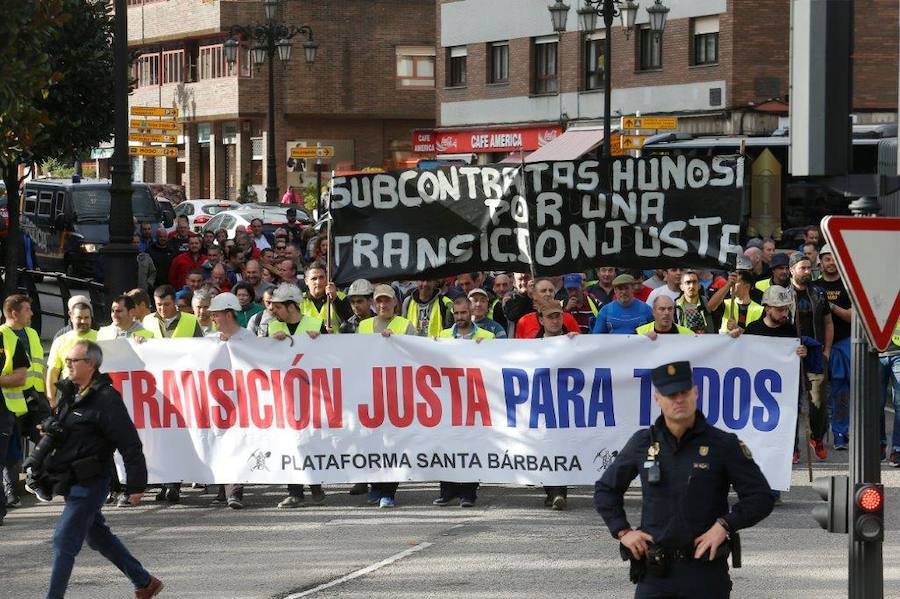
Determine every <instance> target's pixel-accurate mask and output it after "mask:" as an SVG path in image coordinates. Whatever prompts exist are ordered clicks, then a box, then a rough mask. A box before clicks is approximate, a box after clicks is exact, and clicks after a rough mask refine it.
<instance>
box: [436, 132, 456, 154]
mask: <svg viewBox="0 0 900 599" xmlns="http://www.w3.org/2000/svg"><path fill="white" fill-rule="evenodd" d="M458 147H459V142H458V141H457V139H456V136H455V135H442V136H441V137H440V138H438V140H437V141H436V142H435V143H434V149H435V150H437V151H438V152H446V151H447V150H455V149H457V148H458Z"/></svg>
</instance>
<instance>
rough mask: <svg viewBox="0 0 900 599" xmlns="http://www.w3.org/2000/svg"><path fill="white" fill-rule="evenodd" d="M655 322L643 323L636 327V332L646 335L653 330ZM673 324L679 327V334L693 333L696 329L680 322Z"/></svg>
mask: <svg viewBox="0 0 900 599" xmlns="http://www.w3.org/2000/svg"><path fill="white" fill-rule="evenodd" d="M655 324H656V323H655V322H648V323H647V324H642V325H641V326H639V327H637V328H636V329H634V332H635V333H637V334H638V335H646V334H647V333H649V332H650V331H652V330H653V326H654V325H655ZM673 326H675V328H677V329H678V334H679V335H693V334H694V331H692V330H690V329H689V328H687V327H683V326H681V325H680V324H674V323H673Z"/></svg>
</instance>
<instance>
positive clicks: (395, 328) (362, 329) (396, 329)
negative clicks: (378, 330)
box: [356, 316, 415, 335]
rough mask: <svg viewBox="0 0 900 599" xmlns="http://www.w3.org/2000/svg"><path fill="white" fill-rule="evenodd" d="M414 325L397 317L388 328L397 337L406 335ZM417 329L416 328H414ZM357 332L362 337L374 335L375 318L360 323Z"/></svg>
mask: <svg viewBox="0 0 900 599" xmlns="http://www.w3.org/2000/svg"><path fill="white" fill-rule="evenodd" d="M411 324H412V323H411V322H410V321H408V320H407V319H405V318H403V317H402V316H395V317H393V318H392V319H391V321H390V322H389V323H388V326H387V328H388V329H390V331H391V332H392V333H393V334H395V335H405V334H406V331H408V330H409V325H411ZM413 328H415V327H413ZM356 332H357V333H359V334H360V335H373V334H374V333H375V317H374V316H373V317H372V318H367V319H365V320H363V321H362V322H360V323H359V327H358V328H357V329H356Z"/></svg>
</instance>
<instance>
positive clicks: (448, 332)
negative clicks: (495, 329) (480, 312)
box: [440, 324, 496, 339]
mask: <svg viewBox="0 0 900 599" xmlns="http://www.w3.org/2000/svg"><path fill="white" fill-rule="evenodd" d="M472 326H473V327H475V334H474V335H472V339H494V338H495V337H496V335H494V334H493V333H492V332H490V331H487V330H485V329H482V328H481V327H480V326H478V325H477V324H472ZM440 336H441V337H450V338H453V327H450V328H449V329H444V330H443V331H441V335H440Z"/></svg>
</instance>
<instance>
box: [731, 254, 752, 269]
mask: <svg viewBox="0 0 900 599" xmlns="http://www.w3.org/2000/svg"><path fill="white" fill-rule="evenodd" d="M735 270H753V261H752V260H750V258H748V257H747V256H744V255H740V256H738V257H737V263H736V264H735Z"/></svg>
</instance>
